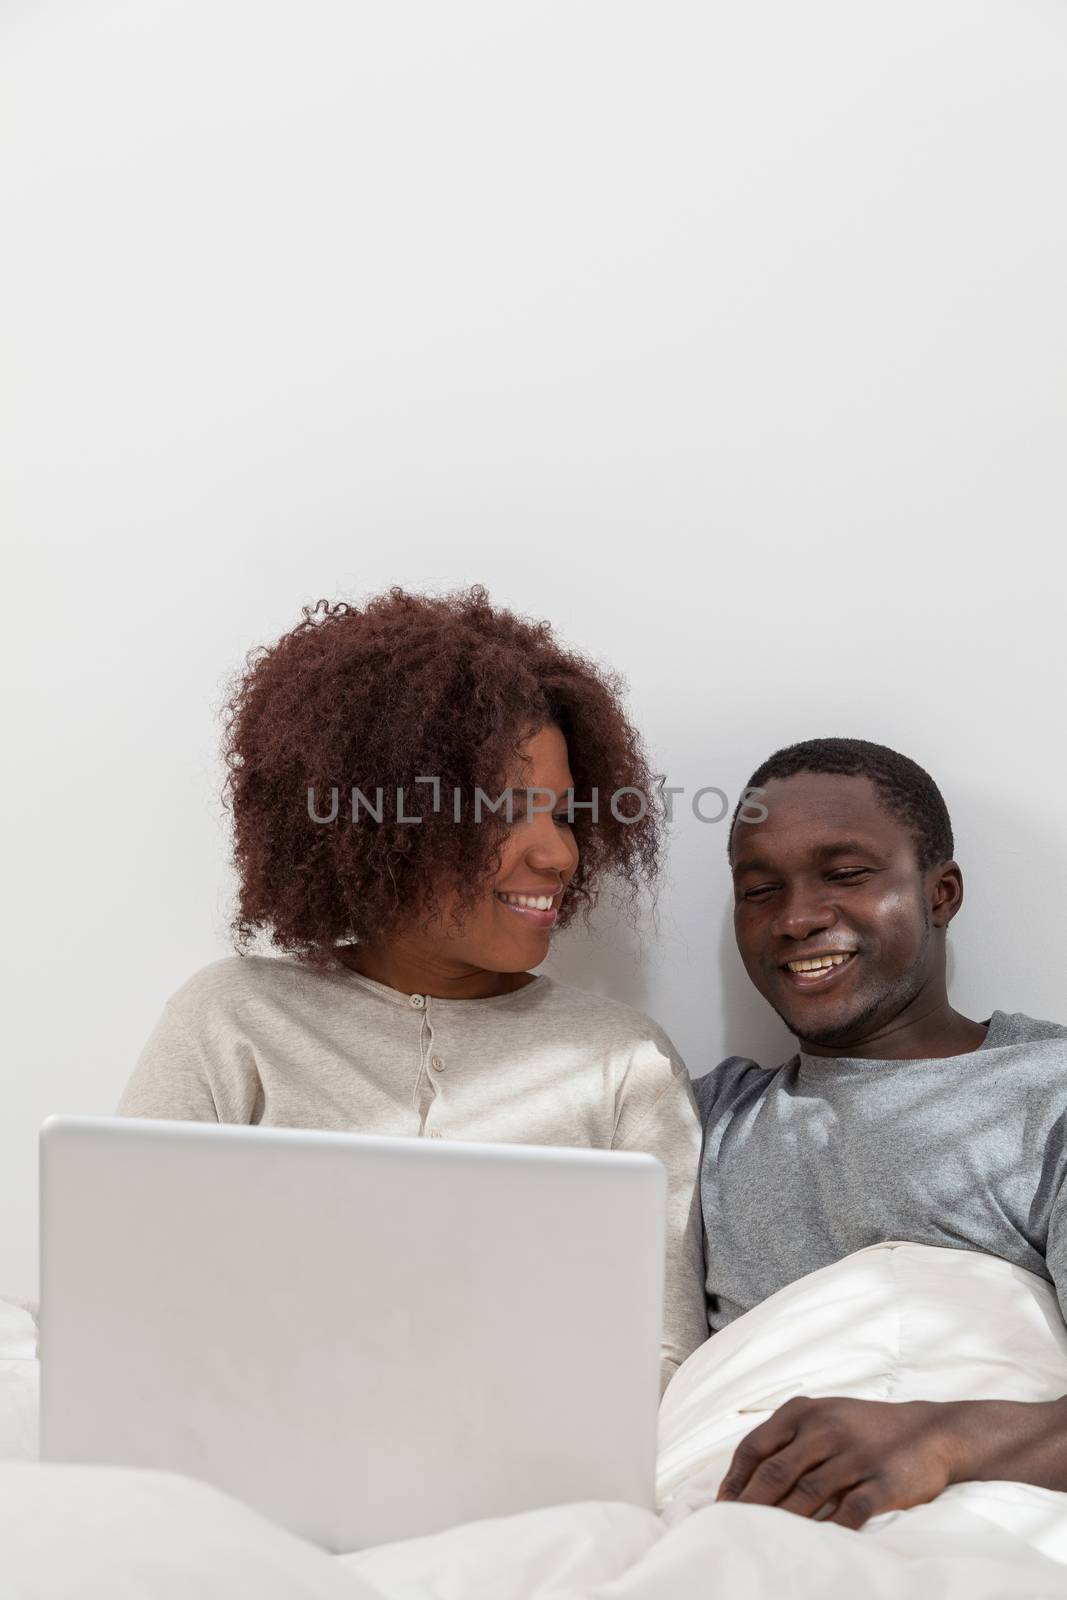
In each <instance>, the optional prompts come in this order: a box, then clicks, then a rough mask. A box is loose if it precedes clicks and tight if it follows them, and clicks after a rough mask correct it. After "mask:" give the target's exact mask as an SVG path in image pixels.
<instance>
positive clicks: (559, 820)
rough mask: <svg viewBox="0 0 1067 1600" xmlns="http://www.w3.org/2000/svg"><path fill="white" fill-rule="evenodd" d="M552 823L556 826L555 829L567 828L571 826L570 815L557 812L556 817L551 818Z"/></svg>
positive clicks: (565, 812)
mask: <svg viewBox="0 0 1067 1600" xmlns="http://www.w3.org/2000/svg"><path fill="white" fill-rule="evenodd" d="M552 821H553V822H554V823H555V824H556V827H557V828H569V827H570V826H571V819H570V813H569V812H567V811H557V812H556V815H555V816H554V817H553V818H552Z"/></svg>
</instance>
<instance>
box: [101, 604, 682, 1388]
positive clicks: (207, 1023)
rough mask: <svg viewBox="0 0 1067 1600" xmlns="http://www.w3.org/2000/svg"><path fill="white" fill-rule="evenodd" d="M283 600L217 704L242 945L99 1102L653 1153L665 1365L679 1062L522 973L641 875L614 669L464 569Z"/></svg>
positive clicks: (640, 791)
mask: <svg viewBox="0 0 1067 1600" xmlns="http://www.w3.org/2000/svg"><path fill="white" fill-rule="evenodd" d="M303 614H304V620H303V622H301V623H299V624H298V625H297V626H296V627H295V628H294V629H293V630H292V632H291V633H289V634H287V635H286V636H285V637H283V638H282V639H281V640H280V641H279V642H278V643H277V644H275V645H274V646H273V647H272V648H270V649H265V650H263V651H261V652H258V653H253V654H252V655H250V656H249V658H248V665H247V669H246V671H245V672H244V673H243V675H241V676H240V677H239V679H238V682H237V685H236V688H235V691H234V693H233V696H232V699H231V700H230V702H229V705H228V707H227V713H228V715H227V723H226V737H225V744H224V753H225V757H226V763H227V767H228V777H227V781H226V798H227V800H228V801H229V803H230V804H231V805H232V810H233V833H234V859H235V864H236V868H237V873H238V880H239V893H238V902H237V912H236V915H235V917H234V919H233V923H232V930H231V931H232V932H233V934H234V936H235V948H236V949H237V950H238V952H239V954H237V955H235V956H230V957H227V958H225V959H223V960H221V961H216V962H213V963H211V964H210V965H209V966H207V967H204V968H203V969H202V970H201V971H199V972H197V973H196V974H194V976H193V977H192V978H190V979H189V981H188V982H187V983H185V984H184V985H183V987H182V988H180V989H179V990H178V991H177V992H176V993H175V994H174V995H173V996H172V997H171V998H170V1000H169V1001H168V1002H167V1004H166V1005H165V1007H164V1010H163V1015H162V1017H161V1018H160V1020H159V1022H158V1024H157V1026H156V1028H155V1030H154V1031H153V1033H152V1035H151V1037H150V1038H149V1040H148V1042H147V1044H146V1045H145V1048H144V1050H143V1051H142V1054H141V1056H140V1058H139V1060H138V1062H137V1065H136V1067H135V1069H134V1072H133V1075H132V1077H131V1079H130V1081H129V1083H128V1084H127V1087H126V1089H125V1092H124V1094H123V1097H122V1101H121V1104H120V1106H119V1111H120V1113H121V1114H123V1115H127V1116H140V1117H174V1118H180V1119H185V1120H194V1121H216V1120H217V1121H219V1122H232V1123H264V1124H274V1125H277V1126H281V1127H290V1128H292V1127H300V1128H327V1129H341V1130H349V1131H355V1132H360V1133H373V1134H392V1135H397V1134H410V1135H413V1136H417V1137H424V1138H434V1139H449V1138H452V1139H473V1140H488V1141H516V1142H521V1143H526V1144H551V1145H571V1146H579V1147H584V1148H602V1149H613V1150H643V1151H648V1152H650V1153H651V1154H653V1155H655V1156H657V1157H658V1158H659V1159H660V1160H661V1161H662V1162H663V1164H664V1166H665V1167H666V1169H667V1176H668V1238H667V1277H666V1301H665V1325H664V1343H663V1351H662V1356H663V1380H664V1382H666V1381H667V1379H668V1378H669V1377H670V1376H671V1374H672V1373H673V1372H674V1370H675V1369H676V1368H677V1366H678V1365H679V1364H680V1363H681V1362H682V1361H684V1360H685V1358H686V1356H687V1355H688V1354H689V1353H690V1351H691V1350H693V1349H694V1348H695V1346H696V1345H697V1344H699V1343H701V1342H702V1341H703V1340H704V1339H705V1338H706V1337H707V1324H706V1321H705V1315H704V1292H703V1252H702V1235H701V1225H700V1206H699V1195H698V1193H697V1188H696V1183H697V1171H698V1163H699V1157H700V1138H701V1136H700V1126H699V1122H698V1119H697V1115H696V1111H695V1107H694V1102H693V1099H692V1094H691V1091H690V1088H689V1076H688V1073H687V1072H686V1069H685V1066H684V1065H683V1063H682V1061H681V1060H680V1059H679V1057H678V1055H677V1052H676V1051H675V1050H674V1047H673V1046H672V1044H671V1042H670V1040H669V1039H668V1038H667V1036H666V1034H664V1033H663V1031H662V1030H661V1029H660V1028H659V1027H657V1026H656V1024H655V1023H654V1022H652V1021H650V1020H649V1018H647V1017H645V1016H642V1015H641V1014H640V1013H639V1012H637V1011H634V1010H632V1009H631V1008H630V1007H629V1006H625V1005H621V1004H619V1003H618V1002H617V1001H614V1000H608V999H604V998H603V997H601V996H598V995H592V994H586V993H583V992H582V991H580V990H577V989H573V988H571V987H569V986H568V985H565V984H562V983H558V982H557V981H556V980H555V979H552V978H549V977H547V976H544V975H537V974H536V973H535V972H534V971H533V970H532V969H533V968H535V967H537V966H539V965H540V964H541V962H543V961H544V959H545V957H546V955H547V954H548V949H549V943H550V939H551V936H552V932H553V930H554V929H555V928H559V927H563V926H565V925H566V924H567V923H568V922H569V921H570V920H571V919H572V918H573V916H574V915H575V913H576V912H577V911H578V910H579V909H586V910H588V908H589V907H591V906H592V904H593V903H594V901H595V898H596V894H597V891H598V888H599V886H600V885H601V883H602V882H603V880H604V879H605V878H606V877H608V876H613V877H615V878H616V879H619V880H621V881H622V883H623V884H624V885H626V886H628V888H629V891H630V895H631V897H633V896H635V895H636V893H637V891H638V890H639V888H640V887H641V884H642V882H644V881H647V880H649V879H651V878H652V877H653V876H654V875H655V871H656V867H657V863H658V850H659V825H660V824H659V819H658V817H657V816H656V814H655V812H654V811H653V809H652V807H651V805H646V802H645V801H644V800H642V798H641V796H648V795H650V794H651V790H652V778H651V774H650V773H649V770H648V768H647V766H646V764H645V760H644V757H643V755H642V752H641V747H640V744H639V742H638V739H637V736H636V734H635V732H634V730H633V729H632V728H631V726H630V725H629V723H628V721H627V720H626V717H625V715H624V714H623V711H622V709H621V706H620V703H619V698H618V687H619V686H618V682H617V680H616V679H614V678H613V677H612V676H610V675H608V674H605V673H604V672H602V671H599V670H598V669H597V668H595V667H594V666H592V665H591V664H590V663H589V662H587V661H585V660H583V659H582V658H581V657H579V656H576V655H573V654H571V653H568V652H566V651H564V650H563V649H561V647H560V646H559V645H558V644H557V643H556V641H555V639H554V638H553V636H552V633H551V631H550V629H549V628H548V626H547V624H545V623H532V622H528V621H526V620H524V619H522V618H519V617H517V616H515V615H513V614H512V613H510V612H508V611H504V610H501V609H497V608H494V607H492V606H491V605H490V603H489V600H488V598H487V596H486V594H485V592H484V590H482V589H480V588H474V589H471V590H469V591H466V592H462V593H459V594H456V595H451V596H446V597H443V598H433V597H426V596H420V595H413V594H407V593H405V592H404V591H402V590H400V589H393V590H391V591H390V592H389V593H388V594H386V595H383V596H380V597H379V598H377V599H374V600H372V601H371V602H369V603H368V604H367V605H365V606H364V607H363V608H362V609H357V608H355V607H352V606H350V605H347V604H345V603H341V604H339V605H336V606H330V605H328V604H327V603H326V602H325V601H320V602H319V604H318V606H316V607H315V608H314V609H311V608H309V607H305V608H304V613H303ZM593 790H596V791H597V796H596V811H595V815H594V810H593V796H592V793H591V791H593ZM623 790H627V791H629V793H628V794H627V795H622V794H621V793H620V791H623ZM400 791H402V793H401V792H400ZM505 791H510V793H511V798H512V815H511V819H510V820H509V818H508V815H507V810H508V807H507V802H506V799H504V800H503V801H502V799H501V797H502V796H504V795H505ZM572 792H573V795H572V798H573V800H574V804H573V806H571V805H569V804H568V795H569V794H571V793H572ZM494 806H495V807H496V809H491V807H494ZM642 812H643V814H641V813H642ZM261 931H266V932H267V933H269V935H270V938H271V940H272V942H273V944H274V946H275V947H276V948H277V949H278V950H280V951H283V952H285V954H284V956H282V957H278V956H266V957H265V956H256V955H254V954H248V953H247V952H248V948H249V946H250V944H251V943H252V942H253V941H254V939H255V937H256V936H257V934H259V933H260V932H261Z"/></svg>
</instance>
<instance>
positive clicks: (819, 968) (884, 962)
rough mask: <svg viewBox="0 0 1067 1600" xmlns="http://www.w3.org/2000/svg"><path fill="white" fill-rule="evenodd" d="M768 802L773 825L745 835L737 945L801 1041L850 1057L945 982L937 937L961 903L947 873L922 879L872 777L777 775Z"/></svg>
mask: <svg viewBox="0 0 1067 1600" xmlns="http://www.w3.org/2000/svg"><path fill="white" fill-rule="evenodd" d="M763 805H764V806H765V807H766V809H767V813H768V815H767V818H766V820H765V821H763V822H758V823H746V822H742V821H738V823H737V825H736V827H735V829H734V838H733V844H732V847H731V851H730V864H731V867H732V869H733V878H734V929H735V932H736V935H737V948H738V950H739V951H740V952H741V959H742V961H743V962H744V964H745V970H746V971H747V973H748V975H749V977H750V978H751V979H752V982H753V983H754V984H755V986H756V988H757V989H758V990H759V992H760V994H761V995H763V997H764V999H765V1000H766V1001H768V1003H769V1004H770V1005H771V1006H773V1007H774V1009H775V1011H776V1012H777V1013H778V1015H779V1016H780V1017H781V1018H782V1021H783V1022H784V1023H785V1024H786V1026H787V1027H788V1028H789V1030H790V1031H791V1032H792V1033H794V1034H796V1035H797V1037H798V1038H799V1039H801V1040H802V1041H806V1042H810V1043H812V1044H815V1045H818V1046H822V1047H823V1048H824V1049H827V1050H830V1051H840V1052H841V1053H847V1051H848V1049H849V1047H851V1046H854V1045H858V1044H862V1042H863V1041H864V1039H865V1038H867V1037H869V1036H870V1035H872V1034H877V1033H878V1032H879V1031H880V1030H882V1029H884V1028H885V1027H886V1026H887V1025H889V1024H891V1023H892V1022H893V1020H894V1019H895V1018H898V1017H900V1015H901V1013H902V1012H904V1011H905V1010H906V1009H907V1008H908V1007H909V1006H911V1005H912V1003H913V1002H915V1001H916V1000H918V999H919V998H920V997H921V996H922V994H923V991H924V989H926V988H927V987H928V986H933V985H935V984H937V983H939V982H941V981H943V970H944V945H943V940H942V938H941V937H940V935H939V934H938V932H937V929H938V928H941V927H944V925H945V924H946V923H947V922H948V920H950V918H951V916H952V915H953V913H954V911H955V910H956V909H957V907H958V904H959V895H958V893H957V894H956V895H955V897H954V898H953V896H952V895H949V896H948V898H947V899H946V898H945V896H944V895H943V894H942V892H941V888H940V887H939V885H941V882H942V879H943V878H944V874H945V869H944V868H943V867H942V868H938V867H934V868H932V869H931V870H929V871H927V872H926V873H923V872H921V871H920V869H919V863H918V859H917V856H916V845H915V838H914V835H913V834H912V832H911V831H910V830H909V829H908V828H907V827H906V826H905V825H904V824H903V823H901V822H899V821H898V820H897V819H896V818H895V817H894V816H893V815H892V813H891V812H889V811H888V810H887V809H886V807H885V805H884V803H883V801H882V800H881V799H880V798H879V795H878V793H877V790H876V789H875V788H874V785H873V784H872V783H871V781H870V779H869V778H859V777H855V778H849V777H837V776H833V775H828V774H823V773H813V772H802V773H797V774H796V775H795V776H794V777H791V778H778V779H772V780H770V781H769V782H768V783H767V784H766V785H765V787H764V794H763ZM952 874H954V875H955V876H954V878H953V883H958V879H959V874H958V869H956V868H955V867H954V866H953V867H952V869H951V873H950V874H949V876H950V877H951V876H952ZM950 901H951V904H950V905H949V902H950ZM946 908H947V909H946ZM809 963H815V965H810V964H809Z"/></svg>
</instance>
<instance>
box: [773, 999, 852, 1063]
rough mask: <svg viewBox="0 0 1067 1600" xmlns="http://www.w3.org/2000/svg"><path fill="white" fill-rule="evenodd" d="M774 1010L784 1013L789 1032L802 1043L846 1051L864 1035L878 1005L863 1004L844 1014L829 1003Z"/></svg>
mask: <svg viewBox="0 0 1067 1600" xmlns="http://www.w3.org/2000/svg"><path fill="white" fill-rule="evenodd" d="M774 1009H775V1011H777V1012H778V1015H779V1016H780V1017H781V1019H782V1021H783V1022H784V1023H785V1025H786V1027H787V1028H788V1029H789V1031H790V1033H791V1034H793V1035H794V1037H795V1038H797V1039H798V1040H799V1041H800V1043H801V1045H802V1046H803V1045H806V1044H813V1045H816V1046H818V1048H819V1049H822V1050H840V1051H841V1052H842V1054H846V1053H847V1047H848V1045H849V1044H850V1043H854V1042H856V1041H857V1040H859V1039H860V1038H862V1036H863V1031H864V1029H865V1028H866V1027H867V1025H868V1024H869V1023H870V1022H871V1021H872V1019H873V1018H874V1016H875V1014H876V1011H877V1007H876V1006H862V1007H860V1008H859V1009H853V1010H851V1011H849V1012H847V1013H845V1014H842V1013H841V1012H838V1011H835V1010H833V1009H832V1008H831V1007H829V1006H827V1007H826V1009H825V1010H823V1008H822V1007H816V1006H812V1007H811V1008H810V1010H802V1009H801V1008H799V1007H796V1008H793V1009H791V1010H790V1011H788V1012H787V1011H779V1010H778V1007H777V1006H775V1008H774Z"/></svg>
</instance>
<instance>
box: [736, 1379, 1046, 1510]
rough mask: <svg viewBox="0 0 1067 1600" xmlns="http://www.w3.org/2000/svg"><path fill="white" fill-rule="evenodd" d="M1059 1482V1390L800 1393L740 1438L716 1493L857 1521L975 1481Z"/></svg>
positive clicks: (931, 1498) (922, 1500) (751, 1501)
mask: <svg viewBox="0 0 1067 1600" xmlns="http://www.w3.org/2000/svg"><path fill="white" fill-rule="evenodd" d="M993 1479H997V1480H1007V1481H1009V1482H1012V1483H1031V1484H1035V1485H1037V1486H1038V1487H1039V1488H1042V1489H1067V1396H1065V1397H1063V1398H1062V1399H1059V1400H1049V1401H1043V1402H1034V1401H1029V1402H1028V1401H1018V1400H957V1401H927V1400H907V1401H882V1400H847V1399H838V1398H836V1397H831V1398H827V1399H821V1400H810V1399H808V1398H806V1397H805V1396H799V1397H798V1398H797V1399H795V1400H790V1401H788V1402H787V1403H786V1404H785V1405H784V1406H781V1407H780V1408H779V1409H778V1410H777V1411H776V1412H775V1413H774V1415H773V1416H772V1417H770V1418H769V1419H768V1420H767V1421H766V1422H764V1423H763V1424H761V1426H760V1427H758V1428H755V1429H754V1430H753V1432H752V1433H750V1434H749V1435H748V1436H747V1438H745V1439H742V1441H741V1443H740V1444H739V1445H738V1447H737V1449H736V1450H735V1452H734V1456H733V1460H732V1461H731V1462H730V1466H729V1469H728V1471H727V1473H726V1476H725V1478H724V1479H723V1481H722V1485H721V1487H720V1489H719V1495H718V1498H719V1499H720V1500H738V1501H741V1502H743V1503H745V1504H748V1505H764V1506H779V1507H780V1508H781V1509H782V1510H783V1511H795V1512H796V1513H797V1514H798V1515H799V1516H802V1517H815V1516H817V1517H819V1518H820V1519H822V1518H826V1520H828V1521H830V1522H836V1523H839V1524H840V1525H841V1526H842V1527H845V1528H861V1527H862V1526H863V1524H864V1523H865V1522H866V1521H867V1520H868V1519H869V1518H870V1517H876V1516H878V1515H879V1514H880V1513H881V1512H883V1511H902V1510H905V1509H906V1508H907V1507H908V1506H917V1505H923V1504H924V1503H925V1502H926V1501H928V1500H934V1499H936V1497H937V1496H938V1495H939V1494H940V1493H941V1491H942V1489H946V1488H947V1487H948V1485H949V1484H950V1483H966V1482H970V1481H974V1480H985V1481H989V1480H993Z"/></svg>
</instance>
